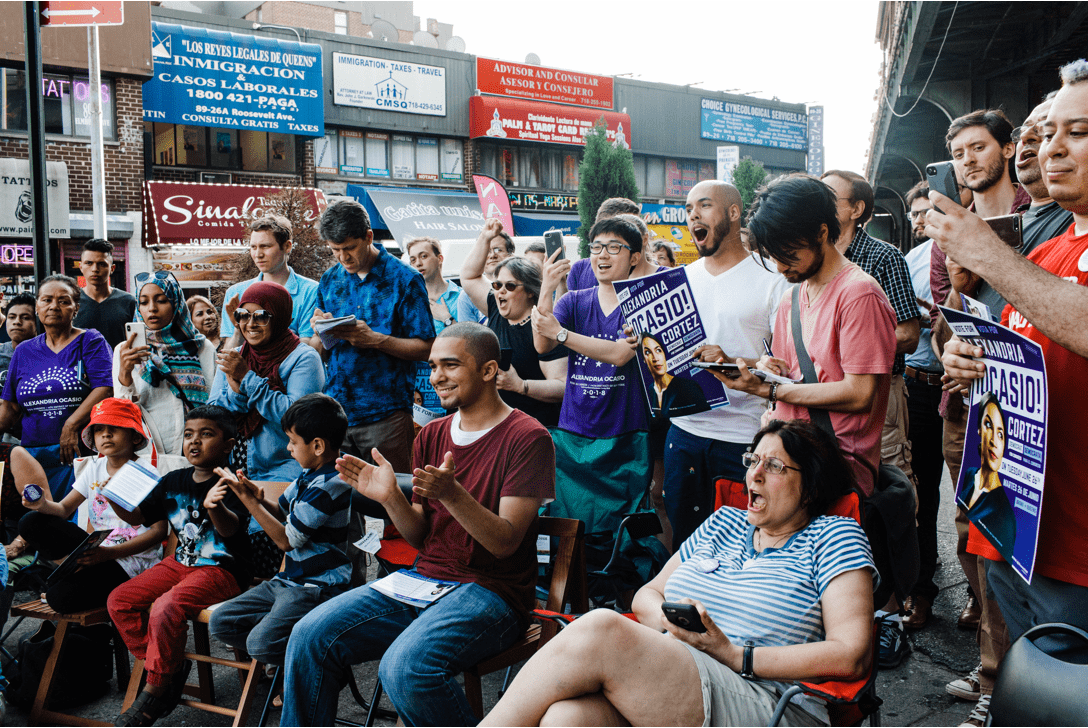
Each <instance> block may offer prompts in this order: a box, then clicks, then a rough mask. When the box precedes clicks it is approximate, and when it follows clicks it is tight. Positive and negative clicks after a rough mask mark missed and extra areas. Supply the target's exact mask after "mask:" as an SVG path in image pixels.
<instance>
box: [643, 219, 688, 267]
mask: <svg viewBox="0 0 1088 728" xmlns="http://www.w3.org/2000/svg"><path fill="white" fill-rule="evenodd" d="M646 227H648V228H650V235H651V236H653V237H658V238H664V239H665V240H667V241H669V242H670V243H676V244H677V245H679V246H680V250H679V251H677V253H676V264H677V265H687V264H688V263H693V262H695V261H696V260H698V258H699V251H698V250H696V249H695V240H694V239H693V238H692V237H691V233H690V232H688V226H687V225H647V226H646Z"/></svg>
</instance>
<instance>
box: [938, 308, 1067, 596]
mask: <svg viewBox="0 0 1088 728" xmlns="http://www.w3.org/2000/svg"><path fill="white" fill-rule="evenodd" d="M940 308H941V313H942V314H943V315H944V317H945V319H946V320H947V321H948V325H949V326H950V327H951V328H952V331H954V332H955V333H956V335H957V336H959V338H961V339H963V340H964V341H966V342H969V343H972V344H975V345H977V346H980V347H982V349H983V351H985V352H986V355H985V356H984V357H983V358H982V359H981V361H982V362H984V363H985V364H986V376H985V377H984V378H982V379H978V380H975V383H974V385H973V386H972V387H971V396H970V403H971V409H970V412H968V415H967V432H966V434H965V435H964V442H963V464H962V467H961V469H960V479H959V482H958V483H957V484H956V503H957V504H958V505H959V506H960V508H963V509H964V512H966V513H967V518H968V519H969V520H970V521H971V523H973V524H974V525H975V527H976V528H978V530H979V531H980V532H981V533H982V534H983V535H984V536H985V537H986V538H987V540H989V541H990V543H991V544H993V546H994V548H995V549H997V551H998V552H999V553H1000V554H1001V556H1002V557H1003V558H1004V559H1005V560H1006V561H1008V562H1009V564H1011V565H1012V567H1013V569H1014V570H1015V571H1016V573H1018V574H1019V575H1020V576H1021V577H1023V578H1024V580H1025V581H1026V582H1028V583H1029V584H1030V583H1031V577H1032V574H1033V573H1034V570H1035V550H1036V547H1037V546H1038V543H1039V516H1040V514H1041V512H1042V506H1043V481H1044V469H1045V465H1046V420H1047V380H1046V365H1045V363H1044V361H1043V352H1042V349H1040V347H1039V345H1038V344H1036V343H1035V342H1033V341H1031V340H1030V339H1027V338H1025V337H1023V336H1021V335H1020V334H1017V333H1016V332H1014V331H1012V330H1011V329H1008V328H1006V327H1004V326H1002V325H1001V324H998V323H994V322H992V321H989V320H987V319H985V318H981V317H978V316H973V315H971V314H969V313H964V312H962V311H955V310H952V309H948V308H945V307H943V306H942V307H940Z"/></svg>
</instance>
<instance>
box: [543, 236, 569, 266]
mask: <svg viewBox="0 0 1088 728" xmlns="http://www.w3.org/2000/svg"><path fill="white" fill-rule="evenodd" d="M557 250H558V251H559V257H557V258H556V260H563V259H564V258H566V257H567V251H566V250H564V249H563V233H562V232H561V231H559V230H549V231H548V232H546V233H544V255H545V259H546V260H551V258H552V255H553V254H554V253H555V251H557Z"/></svg>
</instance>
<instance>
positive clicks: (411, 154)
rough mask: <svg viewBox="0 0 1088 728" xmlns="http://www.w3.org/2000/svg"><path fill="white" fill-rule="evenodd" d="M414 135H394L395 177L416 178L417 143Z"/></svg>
mask: <svg viewBox="0 0 1088 728" xmlns="http://www.w3.org/2000/svg"><path fill="white" fill-rule="evenodd" d="M412 141H413V140H412V137H410V136H404V135H402V134H394V135H393V179H415V176H416V160H415V144H413V143H412Z"/></svg>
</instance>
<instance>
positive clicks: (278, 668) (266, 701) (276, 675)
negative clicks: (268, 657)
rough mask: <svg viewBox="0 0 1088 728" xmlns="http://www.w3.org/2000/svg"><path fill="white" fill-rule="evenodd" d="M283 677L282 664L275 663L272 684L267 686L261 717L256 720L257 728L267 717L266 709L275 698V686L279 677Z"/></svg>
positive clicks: (277, 684)
mask: <svg viewBox="0 0 1088 728" xmlns="http://www.w3.org/2000/svg"><path fill="white" fill-rule="evenodd" d="M282 677H283V666H282V665H276V671H275V672H274V673H272V685H271V686H270V687H269V688H268V697H266V698H265V699H264V708H263V709H262V710H261V718H260V720H258V721H257V728H263V726H264V723H265V721H266V720H267V719H268V711H269V709H270V708H271V707H272V701H273V700H275V699H276V694H277V693H276V688H277V687H279V685H280V684H281V683H280V678H282Z"/></svg>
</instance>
